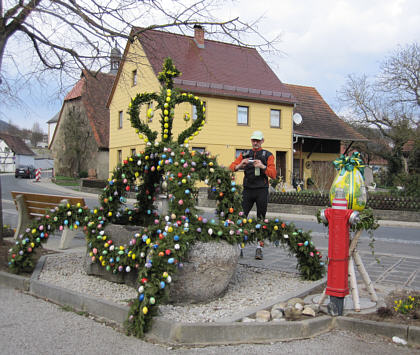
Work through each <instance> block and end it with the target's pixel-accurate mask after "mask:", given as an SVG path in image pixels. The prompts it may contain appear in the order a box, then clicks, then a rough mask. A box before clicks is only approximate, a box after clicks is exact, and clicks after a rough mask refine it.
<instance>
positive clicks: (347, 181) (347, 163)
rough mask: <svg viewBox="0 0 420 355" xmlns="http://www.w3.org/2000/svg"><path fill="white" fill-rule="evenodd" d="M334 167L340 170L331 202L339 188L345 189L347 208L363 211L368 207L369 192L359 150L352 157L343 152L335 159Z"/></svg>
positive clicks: (333, 186) (332, 190) (331, 192)
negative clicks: (367, 192)
mask: <svg viewBox="0 0 420 355" xmlns="http://www.w3.org/2000/svg"><path fill="white" fill-rule="evenodd" d="M333 164H334V167H335V168H336V169H337V170H338V171H339V173H338V175H337V176H336V177H335V179H334V181H333V183H332V185H331V189H330V202H331V204H332V201H333V199H334V198H335V193H336V190H337V189H342V190H343V191H344V196H345V198H346V200H347V208H348V209H350V210H354V211H362V210H363V209H364V208H365V207H366V201H367V194H366V187H365V179H364V176H363V173H364V168H365V165H363V161H362V159H361V158H360V153H359V152H354V153H353V154H352V155H351V157H346V156H345V155H343V154H341V156H340V158H338V159H336V160H334V162H333Z"/></svg>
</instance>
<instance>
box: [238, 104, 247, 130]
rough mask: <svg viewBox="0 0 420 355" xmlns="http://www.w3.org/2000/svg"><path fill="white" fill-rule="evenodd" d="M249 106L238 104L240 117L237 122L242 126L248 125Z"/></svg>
mask: <svg viewBox="0 0 420 355" xmlns="http://www.w3.org/2000/svg"><path fill="white" fill-rule="evenodd" d="M248 111H249V107H248V106H238V119H237V124H238V125H241V126H248V116H249V114H248Z"/></svg>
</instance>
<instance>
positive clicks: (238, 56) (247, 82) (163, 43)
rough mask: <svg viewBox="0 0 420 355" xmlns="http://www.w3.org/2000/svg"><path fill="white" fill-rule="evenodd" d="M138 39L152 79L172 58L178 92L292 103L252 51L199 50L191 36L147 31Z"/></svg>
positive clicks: (224, 46) (217, 46) (210, 46)
mask: <svg viewBox="0 0 420 355" xmlns="http://www.w3.org/2000/svg"><path fill="white" fill-rule="evenodd" d="M136 30H138V28H134V29H133V31H136ZM138 38H139V41H140V43H141V45H142V47H143V49H144V51H145V53H146V56H147V58H148V60H149V61H150V63H151V65H152V68H153V71H154V73H155V75H156V76H157V75H158V73H159V72H160V71H161V69H162V63H163V61H164V59H165V58H167V57H171V58H172V60H173V62H174V64H175V66H176V67H177V68H178V70H180V71H181V73H182V75H181V76H180V77H179V78H176V79H175V80H174V83H175V86H176V87H178V88H180V89H181V90H185V91H193V92H196V93H201V94H211V95H221V96H230V97H238V98H243V99H253V100H264V101H274V102H278V103H289V104H293V103H294V98H293V96H292V95H291V94H290V92H289V91H288V89H287V87H286V86H285V85H284V84H282V82H281V81H280V80H279V79H278V77H277V76H276V75H275V74H274V72H273V71H272V70H271V68H270V67H269V66H268V65H267V63H266V62H265V61H264V59H263V58H262V57H261V56H260V54H259V53H258V51H257V50H256V49H254V48H247V47H241V46H238V45H233V44H228V43H224V42H218V41H212V40H205V41H204V43H205V45H204V48H199V47H198V46H197V44H196V43H195V41H194V39H193V37H189V36H184V35H179V34H174V33H169V32H162V31H157V30H147V31H145V32H143V33H141V34H140V35H139V37H138ZM126 54H127V51H126V53H125V55H126ZM120 70H121V69H120Z"/></svg>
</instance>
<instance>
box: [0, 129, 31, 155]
mask: <svg viewBox="0 0 420 355" xmlns="http://www.w3.org/2000/svg"><path fill="white" fill-rule="evenodd" d="M0 139H2V140H3V141H5V142H6V144H7V145H8V147H9V148H10V150H12V151H13V152H14V153H15V154H17V155H35V153H34V152H33V151H32V150H31V149H30V148H29V147H28V146H27V145H26V144H25V142H24V141H23V140H22V139H21V138H19V137H16V136H11V135H10V134H6V133H0Z"/></svg>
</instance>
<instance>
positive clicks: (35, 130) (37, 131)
mask: <svg viewBox="0 0 420 355" xmlns="http://www.w3.org/2000/svg"><path fill="white" fill-rule="evenodd" d="M30 137H31V144H32V146H33V147H36V146H37V144H38V143H39V142H42V139H43V138H44V132H43V131H42V129H41V126H40V125H39V122H35V123H34V124H33V125H32V132H31V136H30Z"/></svg>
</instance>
